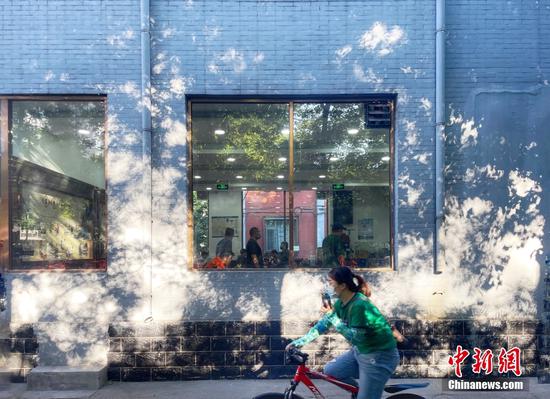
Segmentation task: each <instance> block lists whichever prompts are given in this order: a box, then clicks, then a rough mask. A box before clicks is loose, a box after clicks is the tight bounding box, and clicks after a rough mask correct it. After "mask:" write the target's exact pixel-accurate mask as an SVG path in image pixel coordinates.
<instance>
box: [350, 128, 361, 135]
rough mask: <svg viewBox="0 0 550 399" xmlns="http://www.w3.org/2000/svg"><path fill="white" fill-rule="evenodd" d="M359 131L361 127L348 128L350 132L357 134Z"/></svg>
mask: <svg viewBox="0 0 550 399" xmlns="http://www.w3.org/2000/svg"><path fill="white" fill-rule="evenodd" d="M357 133H359V129H348V134H357Z"/></svg>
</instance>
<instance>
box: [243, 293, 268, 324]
mask: <svg viewBox="0 0 550 399" xmlns="http://www.w3.org/2000/svg"><path fill="white" fill-rule="evenodd" d="M235 307H236V308H237V309H238V310H239V311H240V312H241V313H242V318H241V320H243V321H263V320H269V311H270V306H269V304H267V303H265V302H263V301H262V300H261V299H260V298H258V297H256V296H255V295H254V294H252V293H241V295H240V296H239V299H237V302H236V303H235Z"/></svg>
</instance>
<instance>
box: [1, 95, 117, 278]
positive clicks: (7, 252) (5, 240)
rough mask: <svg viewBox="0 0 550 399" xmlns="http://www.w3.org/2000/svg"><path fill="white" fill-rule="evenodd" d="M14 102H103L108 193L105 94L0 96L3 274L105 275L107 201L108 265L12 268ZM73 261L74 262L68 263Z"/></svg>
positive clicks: (106, 187)
mask: <svg viewBox="0 0 550 399" xmlns="http://www.w3.org/2000/svg"><path fill="white" fill-rule="evenodd" d="M13 101H45V102H46V101H63V102H70V101H75V102H76V101H95V102H101V103H103V108H104V121H103V127H104V135H103V156H104V160H103V169H104V176H105V193H107V192H108V181H109V179H108V166H107V165H108V161H107V160H108V147H107V143H108V142H109V141H108V134H109V130H108V116H107V111H108V102H107V101H108V99H107V95H105V94H84V95H80V94H53V95H0V199H1V201H0V271H2V272H13V273H35V272H57V273H59V272H69V273H105V272H106V271H107V269H108V262H109V256H108V244H109V217H108V215H109V209H108V199H107V197H106V201H105V215H106V217H105V221H104V223H105V251H106V259H105V266H104V267H101V268H74V269H73V268H70V269H62V268H54V269H49V268H43V267H37V268H32V269H21V268H16V267H13V266H12V265H11V242H10V231H9V230H10V222H11V214H10V205H11V204H10V198H11V187H10V183H9V179H10V168H9V164H10V158H11V156H12V142H11V128H12V125H11V123H12V120H11V107H12V102H13ZM69 262H73V261H69Z"/></svg>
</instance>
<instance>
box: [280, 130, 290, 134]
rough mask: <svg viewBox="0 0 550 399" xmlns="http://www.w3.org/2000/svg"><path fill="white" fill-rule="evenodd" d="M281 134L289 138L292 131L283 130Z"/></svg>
mask: <svg viewBox="0 0 550 399" xmlns="http://www.w3.org/2000/svg"><path fill="white" fill-rule="evenodd" d="M281 134H284V135H285V136H288V135H289V134H290V130H289V129H283V130H281Z"/></svg>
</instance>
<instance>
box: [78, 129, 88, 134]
mask: <svg viewBox="0 0 550 399" xmlns="http://www.w3.org/2000/svg"><path fill="white" fill-rule="evenodd" d="M90 133H91V132H90V131H89V130H88V129H78V134H82V135H88V134H90Z"/></svg>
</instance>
